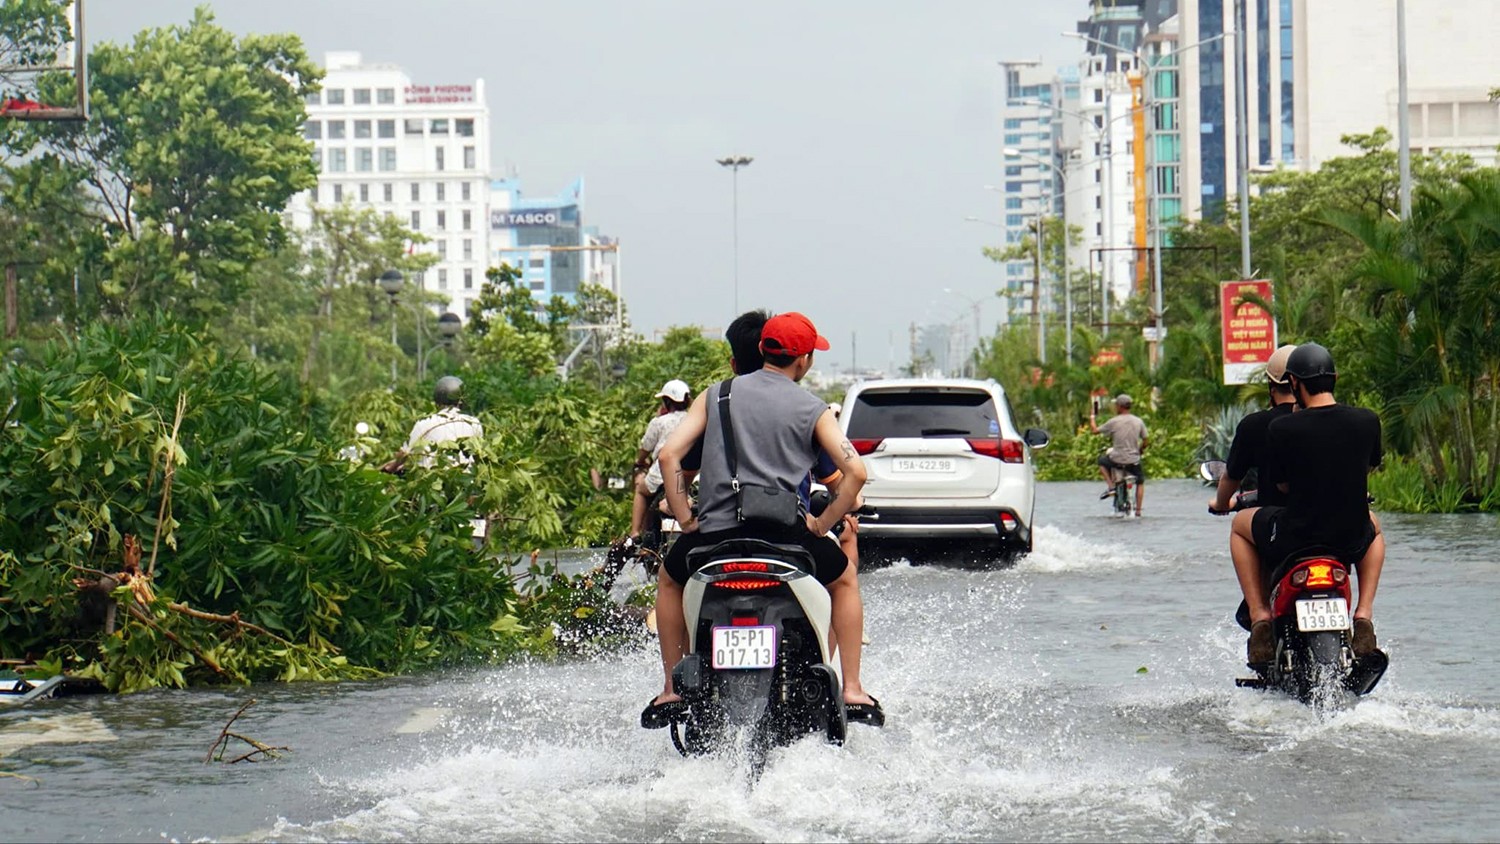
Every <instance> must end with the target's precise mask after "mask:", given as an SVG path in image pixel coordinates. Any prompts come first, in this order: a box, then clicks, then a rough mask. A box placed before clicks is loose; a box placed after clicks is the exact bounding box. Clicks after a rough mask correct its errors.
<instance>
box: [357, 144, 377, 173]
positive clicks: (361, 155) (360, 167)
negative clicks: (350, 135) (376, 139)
mask: <svg viewBox="0 0 1500 844" xmlns="http://www.w3.org/2000/svg"><path fill="white" fill-rule="evenodd" d="M374 169H375V152H374V151H373V150H371V149H370V148H369V147H360V148H358V149H356V150H355V151H354V170H355V172H357V173H368V172H370V171H371V170H374Z"/></svg>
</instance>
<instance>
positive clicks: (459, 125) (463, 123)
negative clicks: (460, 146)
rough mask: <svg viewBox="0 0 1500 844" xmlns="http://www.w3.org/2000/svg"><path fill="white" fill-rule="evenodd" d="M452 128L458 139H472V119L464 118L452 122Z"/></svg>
mask: <svg viewBox="0 0 1500 844" xmlns="http://www.w3.org/2000/svg"><path fill="white" fill-rule="evenodd" d="M453 128H454V129H455V130H456V131H457V132H458V136H459V137H460V138H472V137H474V120H473V118H469V117H464V118H460V119H458V120H455V121H453Z"/></svg>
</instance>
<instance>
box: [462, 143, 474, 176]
mask: <svg viewBox="0 0 1500 844" xmlns="http://www.w3.org/2000/svg"><path fill="white" fill-rule="evenodd" d="M474 167H475V164H474V148H473V147H464V169H465V170H473V169H474Z"/></svg>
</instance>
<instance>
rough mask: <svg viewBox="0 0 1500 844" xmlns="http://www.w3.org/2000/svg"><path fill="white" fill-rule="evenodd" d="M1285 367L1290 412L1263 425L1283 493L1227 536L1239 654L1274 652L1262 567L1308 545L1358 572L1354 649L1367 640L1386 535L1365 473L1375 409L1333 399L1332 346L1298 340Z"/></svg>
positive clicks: (1264, 657)
mask: <svg viewBox="0 0 1500 844" xmlns="http://www.w3.org/2000/svg"><path fill="white" fill-rule="evenodd" d="M1286 374H1287V376H1288V378H1289V380H1290V381H1291V387H1292V394H1293V396H1295V398H1296V402H1297V408H1298V410H1297V412H1295V413H1292V414H1289V415H1286V416H1283V417H1281V418H1279V419H1276V420H1275V421H1273V422H1272V423H1271V424H1270V425H1269V426H1267V429H1266V431H1267V436H1266V448H1267V450H1268V452H1269V455H1268V460H1267V465H1268V468H1269V470H1270V471H1271V472H1272V473H1273V476H1274V478H1275V480H1276V484H1277V486H1278V487H1279V488H1280V489H1281V490H1282V491H1283V492H1285V493H1286V494H1287V503H1286V505H1285V506H1262V507H1257V508H1254V509H1250V510H1244V511H1241V512H1240V513H1239V514H1238V515H1237V516H1235V520H1234V528H1233V533H1232V534H1231V536H1230V540H1229V550H1230V555H1231V556H1232V557H1233V558H1234V567H1235V573H1236V575H1237V576H1238V577H1239V581H1240V588H1241V590H1243V591H1244V593H1245V602H1246V604H1247V605H1248V609H1249V613H1250V622H1251V627H1250V641H1249V642H1248V643H1247V646H1246V651H1247V660H1248V662H1250V663H1252V664H1257V663H1265V662H1269V661H1270V660H1271V659H1272V658H1273V656H1274V648H1275V641H1274V634H1273V633H1272V630H1271V625H1270V619H1271V606H1270V604H1269V600H1268V595H1267V590H1266V576H1267V575H1269V574H1270V573H1272V572H1274V571H1275V569H1276V568H1277V567H1278V566H1280V565H1281V563H1282V562H1284V561H1285V560H1286V559H1287V558H1288V557H1289V556H1290V555H1292V554H1295V553H1297V552H1299V551H1304V550H1310V549H1314V548H1315V549H1317V550H1318V551H1319V552H1320V553H1328V554H1331V555H1332V556H1333V557H1334V558H1335V559H1338V560H1340V561H1341V562H1343V563H1345V564H1346V565H1353V566H1355V570H1356V572H1357V573H1358V576H1359V577H1358V579H1359V598H1358V604H1357V605H1356V606H1355V609H1354V643H1353V648H1354V653H1355V655H1356V656H1364V655H1366V654H1368V653H1370V652H1371V651H1373V650H1375V647H1376V645H1375V626H1374V624H1373V622H1372V621H1371V614H1372V612H1373V610H1374V602H1375V588H1376V585H1377V584H1378V583H1379V581H1380V569H1381V567H1382V565H1383V564H1384V563H1385V539H1384V538H1383V537H1382V536H1381V534H1380V524H1379V522H1378V521H1376V520H1375V517H1374V515H1373V514H1371V513H1370V506H1369V487H1368V484H1367V481H1368V476H1369V473H1370V472H1371V471H1372V470H1374V469H1376V468H1378V467H1379V466H1380V462H1381V458H1382V452H1381V435H1380V417H1378V416H1376V415H1375V413H1374V411H1371V410H1368V409H1366V408H1362V407H1353V406H1351V405H1346V404H1339V403H1338V402H1337V401H1335V400H1334V397H1333V387H1334V383H1335V381H1336V380H1337V378H1338V370H1337V369H1336V368H1335V366H1334V362H1333V355H1332V354H1330V353H1329V351H1328V350H1327V349H1325V348H1324V347H1322V346H1320V345H1318V344H1317V343H1303V344H1302V345H1300V346H1298V347H1297V348H1296V350H1294V351H1293V352H1292V353H1291V355H1290V356H1288V358H1287V362H1286Z"/></svg>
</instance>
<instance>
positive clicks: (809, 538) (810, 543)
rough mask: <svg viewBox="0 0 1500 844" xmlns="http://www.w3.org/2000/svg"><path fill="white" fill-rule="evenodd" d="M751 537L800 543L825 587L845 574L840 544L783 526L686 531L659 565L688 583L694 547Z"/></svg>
mask: <svg viewBox="0 0 1500 844" xmlns="http://www.w3.org/2000/svg"><path fill="white" fill-rule="evenodd" d="M744 537H752V538H755V539H764V540H766V541H767V542H776V543H780V544H783V545H801V546H802V547H803V548H806V549H807V551H808V553H809V554H812V558H813V569H814V571H813V576H814V577H816V578H817V579H818V582H819V583H821V584H823V585H824V586H827V585H828V584H830V583H832V582H834V581H835V580H838V579H839V578H840V577H843V576H844V569H846V568H848V567H849V558H848V557H845V556H844V552H843V550H842V549H841V548H839V544H838V543H837V542H834V541H833V540H831V539H829V538H828V537H824V536H813V535H812V534H811V533H809V532H808V531H807V528H805V527H801V526H798V527H794V528H784V529H781V530H774V529H773V530H770V531H768V530H766V529H765V528H764V527H756V528H753V529H751V528H746V527H737V528H730V529H729V530H717V531H714V532H713V533H685V534H683V535H682V536H679V537H678V538H677V541H676V542H675V543H673V544H672V550H670V551H668V552H667V559H666V560H665V561H663V562H662V568H664V569H666V572H667V574H668V575H671V577H672V579H673V580H675V581H677V582H678V583H679V584H682V583H687V579H688V576H689V575H691V574H692V572H690V571H688V568H687V555H688V552H689V551H691V550H693V549H694V548H702V547H703V546H705V545H714V544H717V543H719V542H723V541H724V540H726V539H740V538H744Z"/></svg>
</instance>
